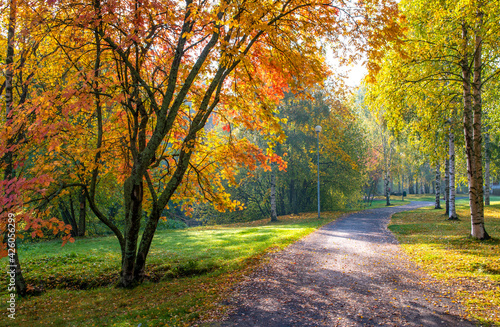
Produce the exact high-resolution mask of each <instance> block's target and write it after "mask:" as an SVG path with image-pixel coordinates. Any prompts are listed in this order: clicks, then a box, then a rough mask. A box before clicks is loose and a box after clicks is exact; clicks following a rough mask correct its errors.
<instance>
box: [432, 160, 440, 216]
mask: <svg viewBox="0 0 500 327" xmlns="http://www.w3.org/2000/svg"><path fill="white" fill-rule="evenodd" d="M440 167H441V166H440V165H439V163H438V164H437V165H436V186H435V188H434V190H435V191H436V202H435V203H434V209H441V201H440V200H441V199H440V196H441V194H440V191H441V170H440Z"/></svg>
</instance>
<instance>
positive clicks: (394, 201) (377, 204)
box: [360, 195, 410, 209]
mask: <svg viewBox="0 0 500 327" xmlns="http://www.w3.org/2000/svg"><path fill="white" fill-rule="evenodd" d="M409 203H410V201H409V200H408V199H407V198H405V200H404V201H402V200H401V197H400V196H398V197H395V196H394V195H392V196H391V205H390V206H389V207H397V206H403V205H405V204H409ZM385 204H386V200H385V198H383V197H379V196H377V197H375V199H373V201H372V203H371V205H368V204H366V203H364V202H363V203H362V205H361V207H360V208H361V209H377V208H385V207H386V205H385Z"/></svg>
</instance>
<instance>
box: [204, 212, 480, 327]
mask: <svg viewBox="0 0 500 327" xmlns="http://www.w3.org/2000/svg"><path fill="white" fill-rule="evenodd" d="M428 205H431V203H429V202H412V203H411V204H408V205H405V206H399V207H390V208H380V209H372V210H365V211H362V212H359V213H355V214H351V215H349V216H347V217H345V218H343V219H340V220H338V221H336V222H333V223H331V224H328V225H326V226H324V227H323V228H321V229H320V230H318V231H316V232H314V233H312V234H310V235H309V236H308V237H306V238H304V239H302V240H301V241H299V242H297V243H295V244H293V245H291V246H289V247H287V248H286V249H285V250H283V251H281V252H277V253H273V254H271V255H270V258H269V261H268V262H267V263H265V264H264V265H263V266H262V267H260V268H258V269H257V270H256V271H254V272H253V273H252V274H251V275H250V276H248V277H247V279H246V280H245V281H244V282H243V283H242V284H240V286H239V287H238V289H237V290H235V293H234V294H233V297H232V298H231V300H229V303H226V304H229V305H232V306H233V307H234V310H233V311H232V312H231V313H230V314H229V316H228V317H226V319H225V320H224V321H222V322H215V323H210V324H208V326H259V327H275V326H276V327H277V326H425V327H429V326H453V327H467V326H475V325H474V324H473V323H471V322H468V321H464V320H462V319H461V318H460V314H461V311H460V308H459V306H458V305H457V304H455V303H453V302H452V301H451V300H450V299H449V298H448V294H449V292H448V291H447V290H446V289H444V288H440V285H439V284H438V283H436V282H435V281H432V280H431V279H430V278H429V277H428V276H426V275H425V274H424V273H423V272H421V271H419V270H418V269H417V268H416V267H415V266H414V265H413V264H412V263H411V262H410V261H409V260H408V258H407V257H406V255H405V254H404V253H403V252H402V251H401V249H400V247H399V246H398V242H397V240H396V239H395V237H394V236H393V235H392V233H391V232H390V231H388V230H387V228H386V226H387V224H388V222H389V219H390V216H391V215H392V214H394V213H396V212H401V211H405V210H411V209H415V208H417V207H421V206H428Z"/></svg>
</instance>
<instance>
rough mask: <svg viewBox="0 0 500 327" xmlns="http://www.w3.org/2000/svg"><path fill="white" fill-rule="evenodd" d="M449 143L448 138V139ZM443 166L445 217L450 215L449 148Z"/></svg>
mask: <svg viewBox="0 0 500 327" xmlns="http://www.w3.org/2000/svg"><path fill="white" fill-rule="evenodd" d="M448 143H449V140H448ZM446 157H447V158H446V161H445V168H444V194H445V200H446V206H445V209H446V212H445V213H444V214H445V215H446V216H447V217H449V215H450V158H449V148H448V155H447V156H446Z"/></svg>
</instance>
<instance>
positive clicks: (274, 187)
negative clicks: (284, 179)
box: [271, 171, 278, 221]
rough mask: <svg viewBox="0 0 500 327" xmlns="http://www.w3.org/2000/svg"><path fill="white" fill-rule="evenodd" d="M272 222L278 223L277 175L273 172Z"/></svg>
mask: <svg viewBox="0 0 500 327" xmlns="http://www.w3.org/2000/svg"><path fill="white" fill-rule="evenodd" d="M271 221H278V215H277V214H276V173H275V172H274V171H271Z"/></svg>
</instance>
